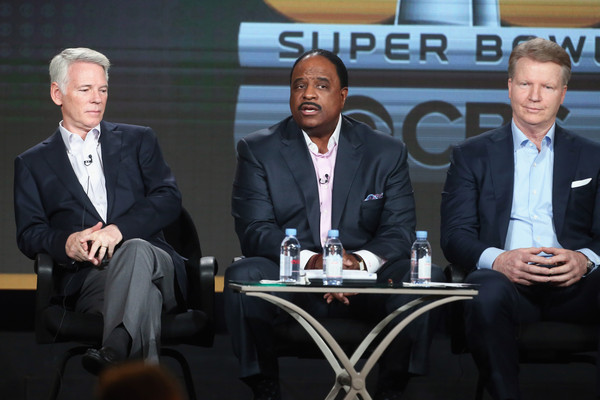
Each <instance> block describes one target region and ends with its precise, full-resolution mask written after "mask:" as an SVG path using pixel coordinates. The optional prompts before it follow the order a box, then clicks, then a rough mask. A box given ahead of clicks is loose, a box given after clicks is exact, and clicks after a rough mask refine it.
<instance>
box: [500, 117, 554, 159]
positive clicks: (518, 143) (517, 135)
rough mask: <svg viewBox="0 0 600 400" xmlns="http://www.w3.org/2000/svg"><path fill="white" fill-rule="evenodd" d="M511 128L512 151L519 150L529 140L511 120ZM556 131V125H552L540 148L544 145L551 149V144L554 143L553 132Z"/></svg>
mask: <svg viewBox="0 0 600 400" xmlns="http://www.w3.org/2000/svg"><path fill="white" fill-rule="evenodd" d="M511 128H512V136H513V146H514V151H517V150H519V149H520V148H522V147H524V146H525V145H526V144H527V143H528V142H530V140H529V139H528V138H527V136H525V134H524V133H523V131H521V130H520V129H519V128H518V127H517V125H516V124H515V120H514V119H513V120H512V122H511ZM555 130H556V123H554V124H552V126H551V127H550V129H549V130H548V133H546V136H544V138H543V139H542V146H543V145H544V143H546V146H548V147H551V146H552V143H554V131H555Z"/></svg>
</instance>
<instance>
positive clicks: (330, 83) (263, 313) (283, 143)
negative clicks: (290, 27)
mask: <svg viewBox="0 0 600 400" xmlns="http://www.w3.org/2000/svg"><path fill="white" fill-rule="evenodd" d="M347 76H348V75H347V72H346V68H345V66H344V64H343V63H342V61H341V60H340V59H339V58H338V57H337V56H335V55H334V54H333V53H331V52H328V51H324V50H312V51H309V52H308V53H305V54H304V55H302V56H301V57H300V58H298V60H297V61H296V63H295V64H294V67H293V68H292V72H291V76H290V83H291V94H290V109H291V111H292V116H291V117H288V118H286V119H284V120H283V121H281V122H280V123H278V124H276V125H274V126H272V127H271V128H269V129H265V130H262V131H258V132H256V133H253V134H251V135H249V136H247V137H245V138H244V139H242V140H240V142H239V143H238V146H237V151H238V166H237V172H236V176H235V181H234V184H233V197H232V213H233V216H234V217H235V228H236V232H237V234H238V237H239V240H240V244H241V248H242V253H243V254H244V256H246V258H245V259H243V260H241V261H237V262H235V263H234V264H233V265H231V266H230V267H229V268H228V269H227V271H226V274H225V279H226V281H229V280H238V281H249V280H250V281H258V280H260V279H278V278H279V248H280V245H281V241H282V240H283V238H284V236H285V233H284V231H285V228H296V229H297V232H298V239H299V241H300V244H301V247H302V254H301V265H302V266H303V267H305V268H322V256H321V253H322V246H323V243H324V241H325V238H326V233H327V230H328V229H329V228H333V229H339V232H340V238H341V241H342V243H343V245H344V248H345V249H346V253H345V255H344V268H348V269H359V268H366V269H368V270H369V271H373V272H375V271H376V272H377V274H378V280H379V281H381V282H387V281H388V279H393V281H394V282H400V281H407V280H408V279H409V272H410V247H411V244H412V242H413V240H414V229H415V209H414V207H415V206H414V198H413V191H412V186H411V183H410V178H409V174H408V165H407V162H406V159H407V152H406V147H405V146H404V144H403V143H402V142H400V141H399V140H397V139H394V138H392V137H390V136H386V135H383V134H381V133H378V132H375V131H373V130H372V129H371V128H369V127H368V126H367V125H365V124H363V123H360V122H358V121H355V120H353V119H351V118H348V117H345V116H342V115H341V111H342V108H343V105H344V101H345V99H346V96H347V93H348V83H347V82H348V77H347ZM332 157H333V160H332ZM334 160H335V161H334ZM433 279H434V280H441V279H442V274H441V271H440V270H439V268H437V267H434V271H433ZM291 298H292V300H293V301H295V302H296V303H300V304H302V306H303V307H304V308H305V309H307V310H309V312H311V313H312V314H313V315H315V316H317V317H318V316H324V315H330V316H331V315H344V316H353V317H356V318H363V319H368V318H369V317H374V318H375V317H377V316H381V315H383V314H387V313H389V312H390V311H392V310H395V309H396V308H398V307H399V306H400V305H402V304H404V303H405V302H406V301H407V299H406V297H402V296H389V297H387V296H354V297H352V296H350V295H349V294H346V295H339V296H333V295H331V294H328V295H325V298H323V297H322V296H301V297H299V296H291ZM277 313H278V310H277V308H275V307H274V306H272V305H270V304H269V303H267V302H265V301H264V300H261V299H257V298H252V297H249V296H244V295H240V294H239V293H235V292H233V291H232V290H230V289H226V290H225V315H226V319H227V323H228V328H229V331H230V332H231V334H232V337H233V344H234V351H235V353H236V355H237V356H238V358H239V359H240V363H241V377H242V379H243V380H244V381H245V382H246V383H247V384H249V385H250V386H251V388H252V389H253V392H254V396H255V397H254V398H255V399H267V398H269V399H277V398H279V397H280V393H279V385H278V380H277V379H278V369H277V359H276V355H275V354H274V353H273V336H272V326H273V322H274V320H275V319H276V318H277ZM428 319H429V316H426V317H425V318H422V319H421V320H420V321H418V322H417V324H415V325H414V326H410V329H409V330H408V332H407V333H406V334H403V335H401V336H400V337H399V338H398V339H397V340H396V342H395V345H394V346H393V348H392V349H389V351H388V352H387V353H386V354H385V356H384V358H383V359H382V361H381V365H382V367H381V368H380V371H383V372H382V373H381V374H380V379H379V386H378V394H377V398H380V399H385V398H397V397H398V396H399V393H400V392H401V390H402V389H403V388H404V385H405V384H406V382H407V380H408V375H409V372H410V373H423V372H424V369H425V357H426V354H427V346H428V343H429V340H428V334H429V332H430V331H429V330H428ZM411 357H412V358H411Z"/></svg>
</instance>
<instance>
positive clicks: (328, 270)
mask: <svg viewBox="0 0 600 400" xmlns="http://www.w3.org/2000/svg"><path fill="white" fill-rule="evenodd" d="M343 268H344V264H343V259H342V256H340V255H331V256H327V257H326V258H325V275H326V276H327V277H331V278H339V277H341V276H342V269H343Z"/></svg>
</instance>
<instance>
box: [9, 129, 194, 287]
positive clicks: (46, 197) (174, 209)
mask: <svg viewBox="0 0 600 400" xmlns="http://www.w3.org/2000/svg"><path fill="white" fill-rule="evenodd" d="M100 130H101V135H100V144H101V146H102V161H103V166H104V176H105V178H106V191H107V197H108V210H107V221H106V224H107V225H109V224H115V225H117V226H118V228H119V230H120V231H121V233H122V234H123V241H125V240H128V239H132V238H142V239H145V240H147V241H148V242H150V243H152V244H153V245H156V246H157V247H159V248H161V249H163V250H165V251H167V252H168V253H169V254H170V255H171V256H172V258H173V262H174V264H175V273H176V280H177V282H178V284H179V286H180V290H181V291H182V294H185V291H186V285H185V282H186V281H187V279H186V275H185V268H184V264H183V259H182V258H181V256H179V255H178V254H177V253H176V252H175V251H174V250H173V248H172V247H171V246H170V245H169V244H168V243H167V242H166V241H165V240H164V237H163V234H162V231H161V230H162V228H164V227H165V226H167V225H168V224H169V223H171V222H172V221H174V220H175V219H176V218H177V217H178V216H179V213H180V210H181V194H180V193H179V189H178V188H177V184H176V182H175V178H174V177H173V175H172V174H171V170H170V169H169V167H168V165H167V164H166V163H165V161H164V159H163V156H162V152H161V150H160V147H159V145H158V141H157V138H156V135H155V133H154V132H153V131H152V129H150V128H146V127H141V126H134V125H125V124H114V123H110V122H104V121H102V122H101V123H100ZM14 196H15V197H14V201H15V215H16V222H17V244H18V246H19V249H21V251H22V252H23V253H24V254H25V255H26V256H28V257H30V258H34V257H35V255H36V254H38V253H42V252H43V253H48V254H50V255H51V256H52V258H53V259H54V260H55V261H57V262H59V263H61V264H65V265H66V266H72V268H71V270H70V271H69V273H67V276H65V277H64V279H63V282H66V281H67V280H68V279H71V276H72V274H73V273H75V277H74V278H73V280H72V281H71V283H70V284H69V287H68V288H67V291H66V292H65V294H66V295H69V294H73V293H76V292H77V290H78V289H79V287H80V285H81V284H82V283H83V279H84V278H85V275H86V274H87V272H89V270H90V268H91V264H88V265H85V264H87V263H85V264H84V265H80V264H81V263H76V264H73V263H72V260H70V259H69V258H68V257H67V254H66V251H65V243H66V241H67V238H68V237H69V235H70V234H72V233H73V232H76V231H81V230H82V229H85V228H89V227H90V226H93V225H95V224H96V223H97V222H98V221H101V220H102V219H101V217H100V215H98V213H97V211H96V209H95V208H94V206H93V205H92V203H91V201H90V200H89V198H88V197H87V195H86V194H85V192H84V190H83V188H82V187H81V185H80V183H79V181H78V180H77V177H76V175H75V172H74V171H73V168H72V167H71V164H70V162H69V158H68V156H67V152H66V147H65V144H64V142H63V140H62V137H61V134H60V131H59V130H57V131H56V132H55V133H54V135H52V136H51V137H49V138H48V139H46V140H45V141H43V142H41V143H39V144H37V145H36V146H34V147H32V148H31V149H29V150H27V151H26V152H24V153H23V154H21V155H19V156H18V157H17V158H16V159H15V181H14Z"/></svg>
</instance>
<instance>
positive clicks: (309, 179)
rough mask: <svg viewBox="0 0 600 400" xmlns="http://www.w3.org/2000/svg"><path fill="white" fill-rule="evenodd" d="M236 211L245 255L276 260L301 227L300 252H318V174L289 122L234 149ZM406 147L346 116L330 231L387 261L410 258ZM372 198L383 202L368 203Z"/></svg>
mask: <svg viewBox="0 0 600 400" xmlns="http://www.w3.org/2000/svg"><path fill="white" fill-rule="evenodd" d="M237 152H238V166H237V172H236V175H235V180H234V184H233V196H232V214H233V216H234V218H235V229H236V232H237V235H238V237H239V240H240V244H241V248H242V253H243V254H244V255H245V256H262V257H267V258H270V259H272V260H273V261H275V262H277V263H278V262H279V247H280V245H281V241H282V240H283V238H284V236H285V228H296V229H297V231H298V239H299V241H300V245H301V247H302V249H306V250H312V251H315V252H321V251H322V247H321V241H320V238H319V236H320V235H319V232H320V209H319V193H318V187H317V186H318V184H317V177H316V174H315V169H314V166H313V163H312V159H311V156H310V154H309V150H308V148H307V146H306V142H305V140H304V136H303V135H302V131H301V130H300V128H299V127H298V125H297V124H296V122H295V121H294V120H293V119H292V118H291V117H288V118H286V119H284V120H283V121H281V122H280V123H278V124H276V125H274V126H272V127H271V128H268V129H264V130H261V131H258V132H255V133H252V134H250V135H248V136H246V137H245V138H244V139H242V140H240V141H239V142H238V145H237ZM406 159H407V152H406V147H405V145H404V144H403V143H402V142H401V141H400V140H398V139H395V138H392V137H391V136H389V135H385V134H382V133H378V132H375V131H373V130H372V129H371V128H369V127H368V126H367V125H365V124H363V123H361V122H358V121H355V120H353V119H351V118H348V117H342V126H341V132H340V138H339V143H338V153H337V157H336V165H335V173H334V180H333V199H332V215H331V226H332V228H333V229H339V231H340V239H341V241H342V244H343V245H344V248H345V249H347V250H350V251H352V250H361V249H364V250H369V251H371V252H372V253H374V254H376V255H378V256H379V257H382V258H384V259H387V260H392V259H400V258H410V247H411V245H412V242H413V240H414V230H415V223H416V221H415V219H416V218H415V204H414V197H413V190H412V186H411V183H410V178H409V174H408V165H407V162H406ZM369 194H383V197H382V198H381V199H377V200H369V201H365V199H366V197H367V196H368V195H369Z"/></svg>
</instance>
